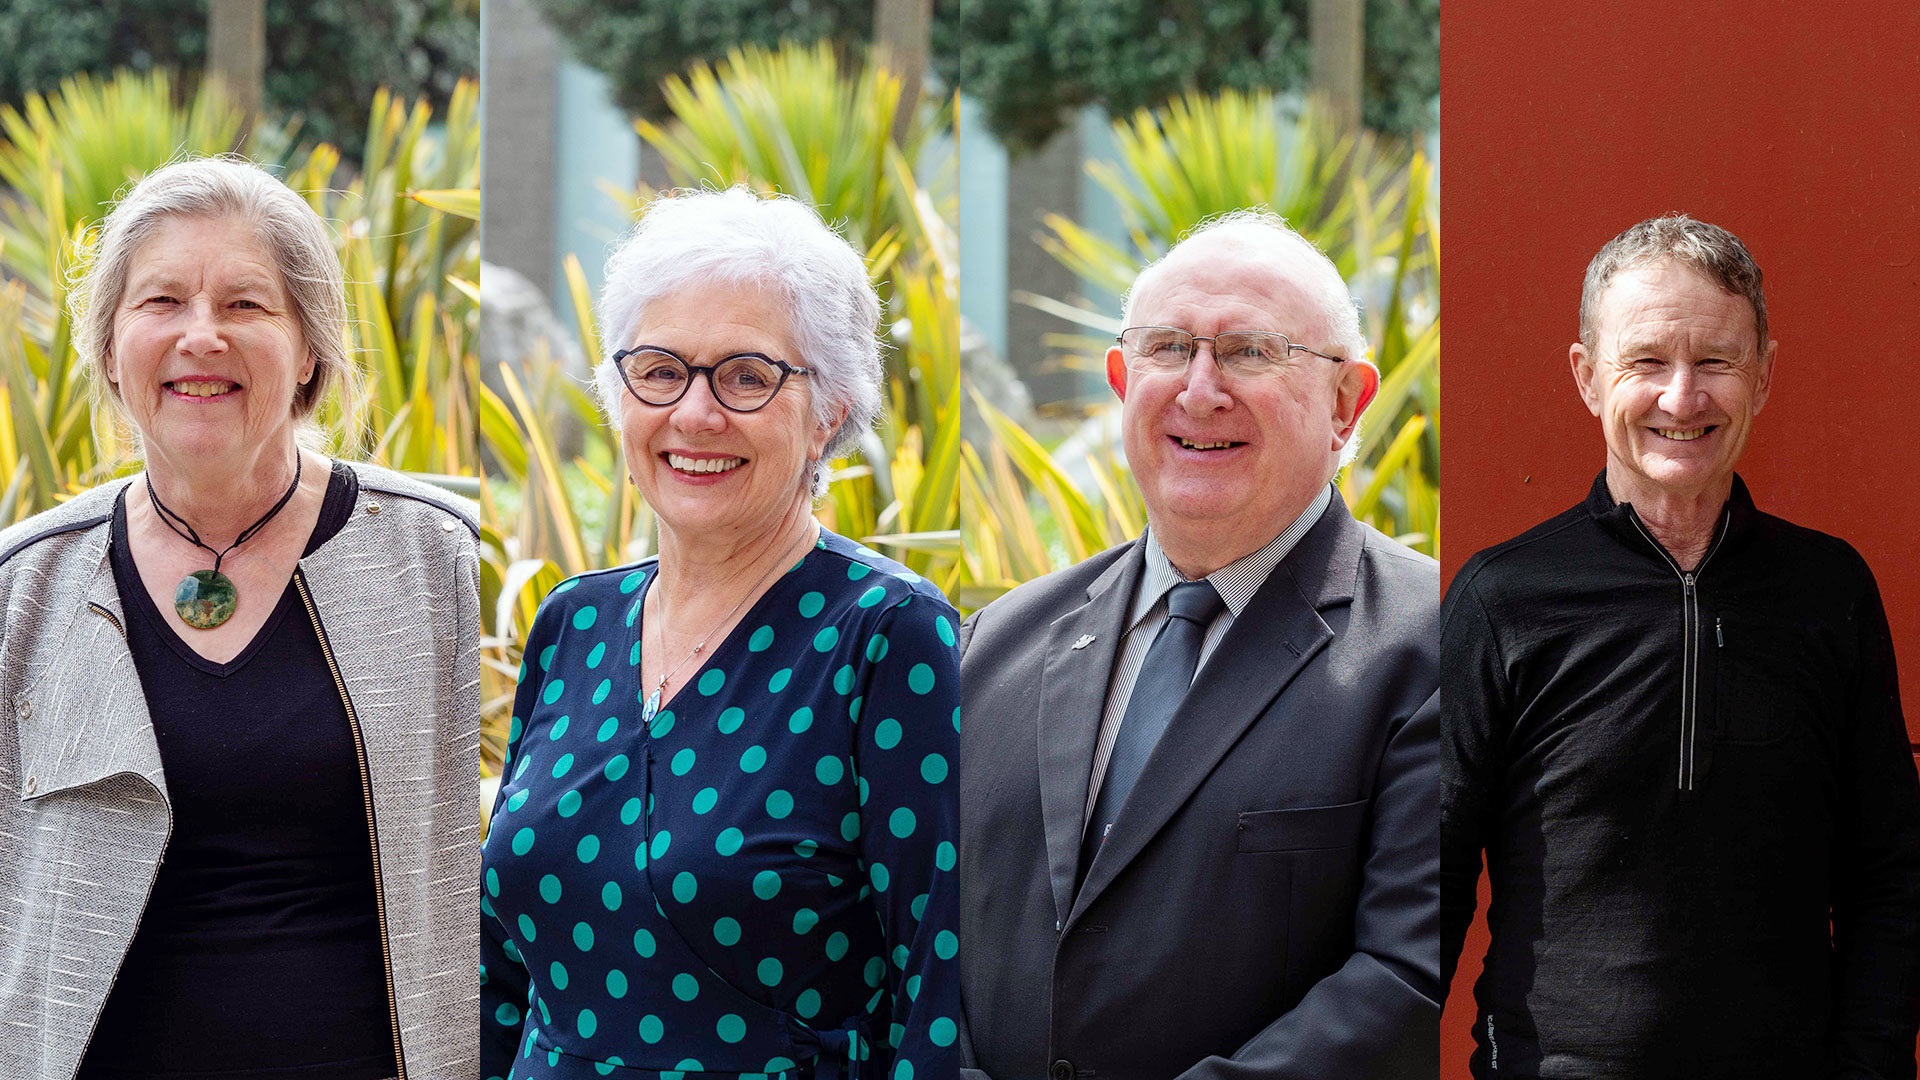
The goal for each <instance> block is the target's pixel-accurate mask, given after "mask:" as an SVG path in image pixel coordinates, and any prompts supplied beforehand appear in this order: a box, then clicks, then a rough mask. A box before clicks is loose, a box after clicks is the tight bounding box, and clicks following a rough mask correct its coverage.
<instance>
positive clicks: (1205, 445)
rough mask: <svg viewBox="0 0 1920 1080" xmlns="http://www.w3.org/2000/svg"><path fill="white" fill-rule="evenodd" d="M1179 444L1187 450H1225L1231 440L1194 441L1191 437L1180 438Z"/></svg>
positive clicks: (1230, 444)
mask: <svg viewBox="0 0 1920 1080" xmlns="http://www.w3.org/2000/svg"><path fill="white" fill-rule="evenodd" d="M1180 445H1181V446H1184V447H1186V448H1187V449H1189V450H1225V449H1226V448H1227V447H1229V446H1232V445H1233V444H1232V443H1231V442H1194V441H1193V440H1192V439H1181V440H1180Z"/></svg>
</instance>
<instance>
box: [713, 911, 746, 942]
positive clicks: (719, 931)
mask: <svg viewBox="0 0 1920 1080" xmlns="http://www.w3.org/2000/svg"><path fill="white" fill-rule="evenodd" d="M713 940H715V941H717V942H719V943H720V944H722V945H725V946H726V947H728V948H732V947H733V946H735V945H738V944H740V924H739V923H738V922H736V921H734V920H733V919H729V918H725V917H722V918H720V919H718V920H716V921H715V922H714V924H713Z"/></svg>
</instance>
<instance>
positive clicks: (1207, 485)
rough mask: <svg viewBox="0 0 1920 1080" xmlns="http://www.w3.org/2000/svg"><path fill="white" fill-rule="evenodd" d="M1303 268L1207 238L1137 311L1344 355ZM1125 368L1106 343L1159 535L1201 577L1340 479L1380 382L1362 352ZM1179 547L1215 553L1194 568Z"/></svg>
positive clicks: (1147, 285) (1159, 321)
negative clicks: (1345, 451) (1241, 370)
mask: <svg viewBox="0 0 1920 1080" xmlns="http://www.w3.org/2000/svg"><path fill="white" fill-rule="evenodd" d="M1303 277H1304V269H1303V268H1301V267H1298V266H1295V265H1292V263H1291V262H1290V261H1288V260H1286V259H1281V258H1276V257H1275V255H1274V253H1273V252H1271V251H1268V250H1255V249H1253V248H1251V247H1249V246H1248V245H1247V244H1244V243H1239V242H1234V241H1231V240H1228V239H1226V238H1219V237H1209V236H1205V235H1202V236H1200V237H1196V238H1194V239H1192V240H1188V241H1187V242H1186V243H1184V244H1182V245H1181V247H1180V248H1179V249H1178V250H1176V251H1175V252H1174V253H1173V254H1171V255H1169V256H1168V257H1167V259H1166V260H1165V261H1163V262H1162V263H1160V264H1159V265H1158V266H1157V267H1156V268H1155V269H1154V270H1153V271H1152V273H1151V275H1150V276H1149V277H1148V278H1147V279H1146V280H1145V281H1144V282H1142V283H1140V284H1139V285H1138V286H1137V287H1136V290H1135V294H1134V298H1133V305H1132V310H1131V312H1130V315H1129V321H1130V322H1131V323H1132V324H1133V325H1136V326H1146V325H1154V326H1172V327H1177V328H1180V329H1183V330H1187V331H1189V332H1191V333H1193V334H1195V335H1199V336H1202V337H1207V336H1211V335H1214V334H1219V333H1222V332H1225V331H1233V330H1267V331H1275V332H1278V333H1282V334H1285V335H1287V337H1288V338H1290V339H1292V340H1293V341H1295V342H1297V343H1299V344H1301V345H1305V346H1307V347H1308V348H1310V349H1315V350H1317V351H1320V352H1325V353H1329V354H1332V355H1335V356H1339V355H1343V354H1344V352H1345V350H1343V349H1341V348H1339V347H1337V344H1336V341H1335V340H1334V331H1333V328H1332V327H1331V326H1329V325H1328V319H1327V317H1326V314H1325V310H1324V307H1323V306H1322V305H1321V304H1320V303H1318V302H1316V299H1315V297H1314V296H1313V295H1312V294H1311V293H1309V292H1308V291H1307V290H1306V289H1305V288H1303V287H1301V286H1300V285H1299V284H1297V282H1298V281H1299V280H1301V279H1302V278H1303ZM1124 365H1125V357H1124V354H1123V353H1122V352H1121V350H1120V349H1119V348H1118V347H1115V348H1113V349H1110V350H1108V353H1107V377H1108V381H1109V383H1110V384H1111V385H1112V386H1113V388H1114V390H1115V392H1116V393H1118V394H1119V395H1120V397H1121V399H1122V400H1123V401H1124V403H1125V404H1124V405H1123V407H1122V410H1121V422H1122V426H1123V428H1124V432H1125V446H1126V452H1127V462H1128V464H1129V465H1131V466H1132V468H1133V475H1134V479H1135V480H1136V482H1138V483H1139V485H1140V491H1141V494H1142V495H1143V497H1144V498H1145V500H1146V505H1147V516H1148V519H1149V521H1150V522H1151V524H1152V527H1153V529H1154V533H1155V535H1156V537H1158V538H1159V540H1160V542H1161V545H1162V546H1163V547H1165V548H1166V549H1167V551H1168V554H1169V555H1172V556H1174V562H1175V564H1176V565H1178V566H1180V568H1181V570H1182V571H1183V572H1189V576H1192V574H1191V571H1192V570H1194V569H1201V570H1202V572H1210V571H1211V570H1213V569H1217V568H1218V566H1223V565H1225V564H1226V563H1227V562H1230V561H1232V560H1233V559H1235V558H1239V557H1240V556H1243V555H1246V554H1248V553H1250V552H1252V551H1254V550H1257V549H1258V548H1259V547H1261V546H1262V545H1264V544H1265V543H1266V542H1267V541H1269V540H1271V539H1273V538H1274V537H1275V536H1277V535H1279V533H1280V531H1281V530H1283V529H1285V528H1286V527H1287V525H1288V524H1289V523H1291V522H1292V521H1293V519H1294V518H1296V517H1298V516H1299V515H1300V513H1301V512H1302V511H1303V510H1305V509H1306V507H1307V505H1308V504H1309V503H1311V502H1312V501H1313V499H1314V497H1315V496H1316V495H1318V494H1319V491H1320V489H1321V488H1322V487H1324V486H1325V485H1326V483H1327V481H1328V480H1329V479H1331V478H1332V476H1333V474H1334V471H1335V467H1336V464H1337V462H1338V459H1339V454H1340V448H1341V447H1342V446H1344V445H1345V444H1346V441H1347V440H1348V439H1349V438H1351V437H1352V435H1353V432H1354V427H1355V425H1356V424H1357V423H1358V421H1359V418H1360V413H1361V411H1362V410H1364V409H1365V408H1366V404H1367V402H1368V401H1369V400H1371V398H1372V396H1373V393H1374V391H1375V390H1376V389H1377V388H1378V386H1379V375H1378V373H1377V372H1376V371H1375V370H1374V369H1373V367H1372V366H1371V365H1370V364H1368V363H1366V362H1365V360H1364V359H1363V358H1358V357H1355V358H1351V359H1348V360H1347V361H1346V362H1344V363H1334V362H1332V361H1329V360H1324V359H1320V358H1318V357H1313V356H1307V355H1305V354H1301V353H1295V354H1294V359H1293V362H1292V363H1291V364H1290V365H1289V367H1288V369H1287V370H1286V371H1285V372H1283V373H1281V374H1278V375H1270V376H1266V377H1263V378H1229V377H1226V376H1224V375H1223V374H1222V373H1221V371H1220V368H1219V366H1218V364H1217V363H1216V361H1215V359H1214V356H1213V350H1212V346H1211V345H1203V346H1201V348H1200V349H1199V350H1198V351H1197V352H1196V353H1195V354H1194V357H1193V359H1192V361H1191V362H1190V363H1189V364H1188V365H1187V369H1186V371H1185V372H1184V373H1181V374H1135V373H1131V372H1128V371H1127V370H1126V368H1125V366H1124ZM1176 547H1184V548H1186V549H1188V550H1191V551H1196V552H1199V551H1204V552H1206V555H1205V557H1203V558H1199V559H1197V560H1195V559H1192V558H1190V559H1189V560H1188V561H1187V563H1186V564H1183V562H1182V559H1181V558H1180V557H1179V555H1177V554H1176V552H1175V548H1176ZM1203 563H1212V564H1214V565H1208V566H1204V567H1203V566H1202V565H1201V564H1203ZM1189 564H1191V565H1189Z"/></svg>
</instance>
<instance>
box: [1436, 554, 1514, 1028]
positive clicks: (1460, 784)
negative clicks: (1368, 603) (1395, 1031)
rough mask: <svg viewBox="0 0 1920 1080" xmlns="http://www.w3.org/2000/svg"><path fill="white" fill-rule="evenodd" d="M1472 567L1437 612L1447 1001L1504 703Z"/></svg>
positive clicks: (1482, 840) (1495, 644) (1485, 826)
mask: <svg viewBox="0 0 1920 1080" xmlns="http://www.w3.org/2000/svg"><path fill="white" fill-rule="evenodd" d="M1473 571H1474V564H1472V563H1469V564H1468V565H1467V566H1466V567H1465V568H1463V569H1462V570H1461V571H1460V573H1459V574H1458V575H1457V576H1456V577H1455V578H1454V582H1453V587H1452V588H1450V589H1448V590H1447V596H1446V599H1445V600H1444V601H1443V602H1442V604H1441V609H1440V994H1441V1000H1442V1001H1444V1000H1446V993H1447V989H1448V988H1449V987H1450V986H1452V984H1453V973H1454V969H1455V967H1456V966H1458V964H1459V961H1460V950H1461V947H1462V945H1463V944H1464V943H1465V941H1466V937H1467V928H1468V927H1469V926H1471V925H1472V923H1473V913H1474V909H1475V908H1476V907H1477V906H1478V899H1479V898H1478V889H1479V887H1480V852H1481V850H1482V849H1484V848H1485V847H1486V842H1487V833H1488V831H1489V827H1490V826H1489V822H1490V821H1491V819H1492V816H1493V814H1494V813H1495V812H1496V811H1497V809H1498V807H1497V805H1496V803H1497V797H1498V784H1499V779H1500V777H1501V775H1502V773H1503V767H1502V763H1501V760H1500V753H1501V742H1502V736H1501V733H1502V732H1503V731H1504V729H1505V725H1504V723H1503V722H1502V719H1501V715H1502V713H1503V711H1504V710H1505V706H1506V693H1505V675H1504V672H1503V665H1502V661H1501V656H1500V641H1499V635H1498V634H1497V633H1496V632H1495V628H1494V625H1493V620H1492V618H1491V617H1490V616H1489V615H1488V614H1487V610H1486V607H1485V605H1484V604H1483V603H1482V601H1481V598H1480V595H1479V593H1478V592H1477V591H1476V589H1475V588H1474V578H1475V576H1476V575H1475V574H1474V573H1473Z"/></svg>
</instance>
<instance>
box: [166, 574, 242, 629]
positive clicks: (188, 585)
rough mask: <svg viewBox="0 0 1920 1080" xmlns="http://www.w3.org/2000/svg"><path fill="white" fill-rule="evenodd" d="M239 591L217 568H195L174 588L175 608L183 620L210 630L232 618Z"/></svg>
mask: <svg viewBox="0 0 1920 1080" xmlns="http://www.w3.org/2000/svg"><path fill="white" fill-rule="evenodd" d="M239 605H240V592H239V590H237V589H235V588H234V587H233V579H232V578H229V577H228V576H227V575H225V574H223V573H221V572H220V571H218V570H195V571H194V572H193V573H191V574H188V575H187V576H186V577H183V578H181V579H180V586H179V587H178V588H176V589H174V590H173V610H174V611H175V612H177V613H178V614H179V616H180V621H181V622H184V623H186V624H187V625H188V626H191V627H193V628H194V629H196V630H211V629H213V628H214V627H216V626H219V625H220V624H221V623H223V622H226V621H227V620H228V619H231V618H233V611H234V608H236V607H238V606H239Z"/></svg>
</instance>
